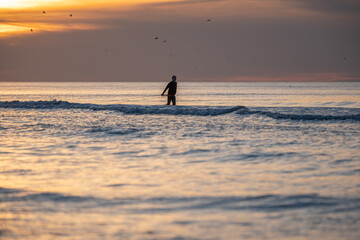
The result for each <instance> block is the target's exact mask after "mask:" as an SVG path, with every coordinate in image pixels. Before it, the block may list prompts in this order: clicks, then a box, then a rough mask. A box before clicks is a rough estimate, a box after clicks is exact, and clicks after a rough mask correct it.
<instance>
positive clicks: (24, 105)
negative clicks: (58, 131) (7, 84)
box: [0, 100, 245, 116]
mask: <svg viewBox="0 0 360 240" xmlns="http://www.w3.org/2000/svg"><path fill="white" fill-rule="evenodd" d="M0 108H20V109H88V110H94V111H101V110H111V111H118V112H121V113H124V114H134V115H142V114H166V115H194V116H217V115H223V114H228V113H232V112H235V111H237V110H239V109H242V108H245V107H243V106H235V107H226V106H167V105H165V106H159V105H151V106H150V105H148V106H146V105H125V104H109V105H101V104H89V103H70V102H67V101H56V100H53V101H0Z"/></svg>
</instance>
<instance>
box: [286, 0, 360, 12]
mask: <svg viewBox="0 0 360 240" xmlns="http://www.w3.org/2000/svg"><path fill="white" fill-rule="evenodd" d="M284 2H286V3H293V4H295V5H296V6H298V7H302V8H306V9H309V10H314V11H318V12H325V13H333V14H340V15H344V14H352V15H359V14H360V1H358V0H284Z"/></svg>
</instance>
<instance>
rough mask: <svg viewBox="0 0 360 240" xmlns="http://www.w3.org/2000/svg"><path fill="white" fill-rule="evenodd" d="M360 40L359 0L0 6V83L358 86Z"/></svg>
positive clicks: (81, 0) (88, 0)
mask: <svg viewBox="0 0 360 240" xmlns="http://www.w3.org/2000/svg"><path fill="white" fill-rule="evenodd" d="M43 11H44V12H43ZM359 43H360V1H358V0H171V1H170V0H49V1H45V0H0V81H11V82H16V81H29V82H42V81H67V82H81V81H96V82H109V81H110V82H111V81H126V82H128V81H130V82H132V81H167V80H171V76H172V75H177V76H178V80H179V81H360V44H359Z"/></svg>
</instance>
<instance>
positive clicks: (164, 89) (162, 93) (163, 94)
mask: <svg viewBox="0 0 360 240" xmlns="http://www.w3.org/2000/svg"><path fill="white" fill-rule="evenodd" d="M168 88H169V84H168V85H167V86H166V88H165V89H164V91H163V93H162V94H161V96H164V93H165V92H166V90H168Z"/></svg>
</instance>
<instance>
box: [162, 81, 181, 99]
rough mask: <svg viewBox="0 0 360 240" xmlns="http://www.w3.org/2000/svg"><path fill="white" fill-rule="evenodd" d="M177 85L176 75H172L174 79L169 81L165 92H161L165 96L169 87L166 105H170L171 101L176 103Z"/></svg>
mask: <svg viewBox="0 0 360 240" xmlns="http://www.w3.org/2000/svg"><path fill="white" fill-rule="evenodd" d="M176 87H177V82H176V76H172V81H171V82H169V83H168V85H167V86H166V88H165V89H164V91H163V93H162V94H161V96H164V93H165V92H166V90H168V89H169V91H168V102H167V104H166V105H170V102H172V103H173V105H176V97H175V94H176Z"/></svg>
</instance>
